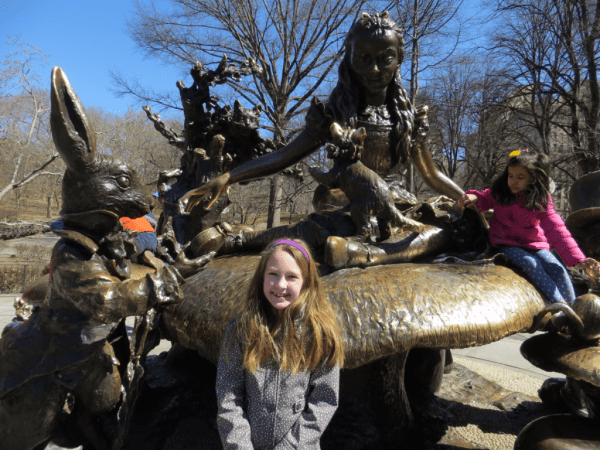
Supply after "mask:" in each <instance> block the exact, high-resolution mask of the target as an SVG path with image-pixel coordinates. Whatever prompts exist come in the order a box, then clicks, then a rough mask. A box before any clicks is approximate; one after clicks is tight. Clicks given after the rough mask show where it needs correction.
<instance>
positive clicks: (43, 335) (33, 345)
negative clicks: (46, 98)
mask: <svg viewBox="0 0 600 450" xmlns="http://www.w3.org/2000/svg"><path fill="white" fill-rule="evenodd" d="M51 107H52V112H51V126H52V134H53V138H54V143H55V145H56V148H57V150H58V152H59V153H60V155H61V157H62V158H63V160H64V161H65V163H66V165H67V169H66V172H65V175H64V179H63V196H62V198H63V209H62V211H61V216H62V220H63V222H64V229H61V230H56V233H57V234H59V236H60V237H61V239H60V240H59V241H58V242H57V243H56V245H55V247H54V249H53V251H52V257H51V263H50V274H49V287H48V289H47V291H46V297H45V300H44V303H43V304H42V306H40V307H37V308H34V311H33V313H32V314H31V316H30V317H29V319H28V320H26V321H24V322H20V323H19V322H18V323H13V324H11V325H9V326H8V327H7V328H6V329H5V330H4V331H3V333H2V338H1V339H0V442H2V447H3V448H6V449H7V450H30V449H32V448H34V447H36V446H37V445H40V444H43V443H45V442H48V441H49V440H50V441H52V440H53V439H57V442H59V441H60V442H68V443H69V445H75V446H77V445H83V447H84V448H94V449H102V450H105V449H118V448H120V447H121V446H122V443H123V440H124V438H125V436H126V432H127V427H128V423H129V416H130V413H131V411H132V409H133V406H134V402H135V399H136V396H137V391H138V385H139V381H140V379H141V377H142V375H143V367H142V366H141V363H142V362H143V360H144V358H145V356H146V355H147V353H148V352H149V351H150V350H151V348H152V346H153V345H154V344H155V339H156V337H157V334H156V333H157V332H156V330H154V328H155V326H156V322H157V314H158V311H157V310H158V309H159V308H160V307H162V306H164V305H168V304H174V303H177V302H179V301H181V299H182V294H181V290H180V287H179V284H180V282H181V281H183V278H182V277H181V275H180V273H179V271H178V270H177V269H176V268H175V267H173V266H164V267H162V268H160V269H158V270H156V273H147V274H145V276H143V277H142V278H141V279H132V277H131V263H130V261H129V259H128V256H129V255H131V254H132V253H133V252H134V251H135V250H134V239H135V234H136V233H135V232H133V233H132V232H129V231H123V228H122V226H121V224H120V222H119V217H122V216H127V217H140V216H143V215H144V214H147V213H148V212H149V211H150V202H151V201H152V197H151V195H150V193H149V192H147V190H146V187H145V186H144V184H143V183H142V181H141V179H140V177H139V176H138V174H137V173H136V171H135V170H133V169H132V168H130V167H128V166H127V165H126V164H125V163H123V162H122V161H120V160H118V159H116V158H113V157H111V156H106V155H99V154H97V151H96V136H95V133H94V130H93V129H92V126H91V125H90V122H89V119H88V117H87V115H86V113H85V110H84V108H83V105H82V104H81V102H80V100H79V98H78V97H77V95H76V94H75V92H74V90H73V89H72V87H71V85H70V84H69V81H68V79H67V77H66V75H65V74H64V73H63V71H62V70H61V69H60V68H59V67H55V68H54V69H53V70H52V81H51ZM211 256H212V255H209V256H208V257H206V258H204V259H203V260H202V261H199V260H197V261H195V262H196V265H197V266H198V265H201V264H202V263H204V262H206V261H208V259H210V257H211ZM179 262H181V261H179ZM129 316H137V320H136V325H135V326H134V330H133V335H132V337H131V339H130V338H128V336H127V330H126V326H125V321H124V319H125V318H126V317H129ZM65 417H66V419H65ZM63 419H64V420H63ZM63 422H65V423H66V424H67V425H66V426H64V423H63ZM61 426H62V428H60V427H61ZM57 429H63V430H65V429H66V430H69V432H64V433H62V434H61V433H60V432H59V433H58V436H59V437H58V438H57V431H56V430H57ZM73 430H75V432H72V431H73ZM53 445H55V446H54V447H52V448H61V447H60V444H58V443H53ZM68 448H71V447H68Z"/></svg>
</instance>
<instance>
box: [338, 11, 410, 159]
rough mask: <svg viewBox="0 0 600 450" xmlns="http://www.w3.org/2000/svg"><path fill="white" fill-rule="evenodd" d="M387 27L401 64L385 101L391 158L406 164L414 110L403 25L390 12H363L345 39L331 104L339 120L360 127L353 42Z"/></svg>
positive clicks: (383, 30) (384, 30)
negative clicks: (405, 71) (406, 81)
mask: <svg viewBox="0 0 600 450" xmlns="http://www.w3.org/2000/svg"><path fill="white" fill-rule="evenodd" d="M387 31H390V32H392V33H394V35H395V36H396V37H397V39H398V67H397V68H396V73H395V74H394V78H393V80H392V82H391V83H390V86H389V89H388V90H387V97H386V104H387V106H388V109H389V111H390V114H391V116H392V121H393V123H394V133H393V136H392V138H393V141H392V146H391V151H392V158H393V159H392V161H393V162H394V163H398V162H400V163H402V164H405V163H406V162H407V161H408V154H409V150H410V145H411V141H412V133H413V129H414V117H415V110H414V108H413V106H412V104H411V103H410V100H409V98H408V94H407V92H406V90H405V89H404V88H403V87H402V79H401V77H400V64H401V63H402V60H403V59H404V36H403V33H402V29H401V28H400V27H398V26H397V25H396V23H395V22H394V21H392V20H391V19H389V15H388V13H387V12H383V13H378V14H373V15H369V14H366V13H363V14H362V17H361V18H360V19H359V20H358V21H357V22H356V23H354V25H352V27H351V28H350V31H348V35H347V36H346V40H345V43H344V45H345V46H346V53H345V55H344V59H343V60H342V62H341V63H340V66H339V68H338V83H337V85H336V87H335V88H334V89H333V91H332V92H331V95H330V96H329V101H328V107H329V109H330V110H331V112H332V115H333V118H334V120H335V121H336V122H338V123H343V124H345V126H349V127H352V128H357V121H358V106H359V90H358V89H359V86H358V82H357V81H356V80H355V78H354V76H353V74H352V70H351V68H350V67H351V66H350V54H351V51H352V43H353V41H354V39H356V38H357V37H358V36H380V35H382V34H384V33H385V32H387Z"/></svg>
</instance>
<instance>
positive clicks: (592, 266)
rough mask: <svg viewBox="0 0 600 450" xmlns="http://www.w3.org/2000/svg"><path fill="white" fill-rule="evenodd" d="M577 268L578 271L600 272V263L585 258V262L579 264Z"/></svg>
mask: <svg viewBox="0 0 600 450" xmlns="http://www.w3.org/2000/svg"><path fill="white" fill-rule="evenodd" d="M575 267H577V268H578V269H583V270H592V271H595V272H600V263H599V262H598V261H596V260H595V259H594V258H585V259H584V260H583V261H580V262H578V263H577V264H576V265H575Z"/></svg>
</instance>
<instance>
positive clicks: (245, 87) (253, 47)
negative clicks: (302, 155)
mask: <svg viewBox="0 0 600 450" xmlns="http://www.w3.org/2000/svg"><path fill="white" fill-rule="evenodd" d="M172 4H173V10H172V11H171V12H166V11H160V10H158V9H157V8H156V7H155V5H154V4H146V3H142V2H137V3H136V13H135V18H134V20H132V21H131V22H130V23H129V31H130V35H131V37H132V38H133V40H134V41H135V42H136V44H137V45H138V46H139V47H140V48H141V49H142V50H143V51H144V52H145V53H146V54H147V55H148V56H151V57H156V58H159V59H161V60H163V61H165V62H167V63H170V64H182V65H183V66H185V67H189V66H190V65H193V64H194V63H195V62H196V60H201V61H203V62H204V65H205V66H206V65H210V64H218V63H219V62H220V61H221V59H222V55H223V54H226V55H227V57H228V61H229V62H231V63H234V64H237V65H241V64H242V63H243V62H244V61H246V60H247V59H249V58H253V59H254V60H255V61H256V62H257V64H258V65H259V66H260V67H261V68H262V71H261V73H256V74H254V75H253V77H251V78H250V77H249V78H248V79H247V80H244V81H243V82H241V83H232V84H230V85H229V86H230V88H232V89H233V90H234V91H235V95H236V96H238V97H240V96H241V97H242V98H243V99H245V100H246V101H247V102H249V103H251V104H257V103H260V104H262V105H263V106H264V112H265V116H266V119H267V120H268V123H262V124H261V125H262V126H263V127H264V128H265V129H267V130H269V131H270V132H272V133H273V138H274V139H275V140H276V141H279V142H284V141H285V140H286V138H287V134H288V131H289V122H290V120H291V119H292V118H293V117H294V116H296V115H298V114H302V113H303V112H304V111H305V108H306V106H307V100H308V99H310V98H311V97H312V96H313V95H314V94H316V93H318V92H319V88H320V87H321V86H322V85H323V83H324V82H326V79H327V75H328V74H329V73H330V72H331V70H332V69H333V67H334V66H335V64H336V62H337V61H338V59H339V58H340V56H341V54H342V53H341V50H342V42H343V38H344V35H345V32H346V30H347V29H348V27H349V25H350V24H351V23H352V21H353V20H354V19H355V18H356V15H357V14H358V13H359V11H360V7H361V6H362V5H363V0H304V1H301V2H294V1H290V0H273V1H269V2H267V1H261V2H253V1H249V0H242V1H237V2H228V1H224V0H172ZM114 79H115V82H116V85H117V86H118V89H119V91H120V92H121V93H134V94H137V91H136V89H135V86H133V85H132V83H131V82H129V81H128V80H125V79H124V78H122V77H120V76H118V75H115V76H114ZM140 97H141V95H140Z"/></svg>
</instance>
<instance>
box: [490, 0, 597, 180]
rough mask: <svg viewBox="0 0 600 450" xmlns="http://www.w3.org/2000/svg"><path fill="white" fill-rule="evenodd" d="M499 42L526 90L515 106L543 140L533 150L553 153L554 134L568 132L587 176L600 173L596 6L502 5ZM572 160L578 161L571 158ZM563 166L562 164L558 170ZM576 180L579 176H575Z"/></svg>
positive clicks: (568, 0)
mask: <svg viewBox="0 0 600 450" xmlns="http://www.w3.org/2000/svg"><path fill="white" fill-rule="evenodd" d="M496 11H497V13H498V16H499V18H500V23H499V28H498V30H499V31H498V32H497V33H496V35H495V37H494V43H495V46H496V48H497V49H498V50H499V51H501V52H503V54H504V56H505V60H506V61H507V62H508V64H507V67H508V70H509V71H510V73H511V76H512V77H513V79H514V80H515V82H516V83H518V84H520V85H521V87H520V88H519V90H518V91H516V92H515V98H517V97H519V98H520V99H521V101H520V102H513V107H514V105H519V107H520V111H518V112H519V114H520V118H521V120H524V121H527V122H529V124H530V126H531V128H532V129H533V130H535V131H536V132H537V134H538V137H537V140H532V142H531V144H532V146H533V147H534V148H537V149H539V150H541V151H544V152H545V153H550V149H549V147H548V145H549V144H550V142H551V138H550V133H551V130H552V129H553V128H554V129H556V128H559V129H562V130H563V131H565V132H566V133H567V134H568V135H569V137H570V139H571V142H572V146H573V150H574V152H573V154H572V155H564V156H565V158H563V160H564V161H568V160H569V159H575V160H576V161H577V164H578V166H579V170H580V171H581V172H582V173H587V172H590V171H593V170H598V169H599V168H600V155H599V145H600V142H599V141H598V137H597V131H598V127H599V125H600V86H599V84H598V56H599V48H600V8H599V5H598V3H597V2H596V1H592V0H527V1H519V2H517V1H512V0H497V1H496ZM570 156H573V158H569V157H570ZM559 165H560V164H559ZM571 176H572V177H576V174H571Z"/></svg>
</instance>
